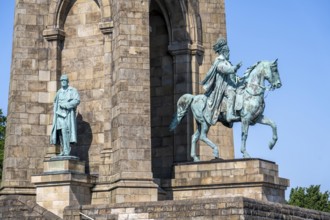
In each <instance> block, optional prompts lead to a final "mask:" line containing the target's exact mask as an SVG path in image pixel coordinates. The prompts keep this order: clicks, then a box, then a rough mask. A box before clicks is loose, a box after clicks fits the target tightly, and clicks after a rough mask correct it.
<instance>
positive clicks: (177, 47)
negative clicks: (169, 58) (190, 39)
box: [168, 43, 204, 56]
mask: <svg viewBox="0 0 330 220" xmlns="http://www.w3.org/2000/svg"><path fill="white" fill-rule="evenodd" d="M168 50H169V52H170V53H171V54H172V55H182V54H192V55H199V56H201V55H203V54H204V47H203V46H202V45H200V44H189V43H172V44H170V45H169V46H168Z"/></svg>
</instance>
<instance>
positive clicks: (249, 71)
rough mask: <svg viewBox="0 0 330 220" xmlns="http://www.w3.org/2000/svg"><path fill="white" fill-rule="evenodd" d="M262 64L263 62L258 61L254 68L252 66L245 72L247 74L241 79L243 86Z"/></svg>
mask: <svg viewBox="0 0 330 220" xmlns="http://www.w3.org/2000/svg"><path fill="white" fill-rule="evenodd" d="M260 63H261V61H258V62H256V63H255V64H253V65H252V66H250V67H248V68H247V69H246V70H245V72H244V74H243V76H242V77H241V78H240V80H239V81H240V82H241V83H242V84H244V82H246V80H247V79H248V78H249V77H250V74H251V72H252V71H253V70H254V69H255V68H256V67H257V66H258V65H259V64H260Z"/></svg>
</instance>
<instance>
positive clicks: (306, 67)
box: [0, 0, 330, 194]
mask: <svg viewBox="0 0 330 220" xmlns="http://www.w3.org/2000/svg"><path fill="white" fill-rule="evenodd" d="M14 2H15V1H13V0H9V1H5V0H2V1H0V10H1V11H0V39H1V40H0V48H1V53H0V76H1V78H0V79H1V80H0V108H1V109H3V111H4V112H5V114H6V113H7V99H8V86H9V85H8V84H9V73H10V64H11V45H12V30H13V16H14V14H13V10H14V9H13V8H14ZM225 2H226V15H227V16H226V17H227V34H228V35H227V36H228V43H229V46H230V49H231V61H232V62H233V63H237V62H239V61H243V67H242V68H241V70H240V72H239V74H242V73H243V71H244V70H245V69H246V68H247V67H248V66H250V65H252V64H254V63H255V62H257V61H259V60H274V59H276V58H278V59H279V61H278V63H279V71H280V74H281V79H282V84H283V87H282V88H281V89H279V90H276V91H273V92H269V93H268V96H267V98H266V110H265V115H266V116H268V117H269V118H271V119H273V120H274V121H275V122H276V123H277V125H278V134H279V141H278V143H277V145H276V146H275V148H274V149H273V150H272V151H270V150H269V149H268V147H267V146H268V141H269V140H270V138H271V129H270V128H269V127H265V126H263V125H256V126H254V127H251V129H250V132H249V138H248V142H247V149H248V151H249V153H250V155H251V156H253V157H258V158H263V159H267V160H271V161H275V162H276V163H277V164H278V165H279V168H280V176H282V177H285V178H289V179H290V180H291V186H292V187H296V186H309V185H311V184H314V185H315V184H321V189H322V190H323V191H325V190H330V171H329V170H330V128H329V126H330V114H329V113H330V92H329V88H330V86H329V85H328V83H330V55H329V54H330V42H329V41H330V13H329V10H330V1H329V0H318V1H312V0H290V1H287V0H268V1H265V0H249V1H242V0H226V1H225ZM240 130H241V128H240V124H236V125H234V137H235V154H236V157H237V158H240V157H241V154H240V152H239V148H240V132H241V131H240ZM288 193H289V191H287V194H288Z"/></svg>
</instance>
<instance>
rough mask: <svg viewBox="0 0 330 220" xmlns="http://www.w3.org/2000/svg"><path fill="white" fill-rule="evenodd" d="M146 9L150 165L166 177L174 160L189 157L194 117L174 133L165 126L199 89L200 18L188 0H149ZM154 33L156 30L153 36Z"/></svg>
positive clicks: (169, 174) (195, 5) (154, 171)
mask: <svg viewBox="0 0 330 220" xmlns="http://www.w3.org/2000/svg"><path fill="white" fill-rule="evenodd" d="M149 10H150V11H149V13H150V18H151V19H150V18H149V19H150V24H149V25H150V26H151V31H150V48H151V49H150V91H151V92H150V100H151V142H152V156H153V158H152V165H153V167H152V169H153V173H154V177H156V178H169V177H170V176H171V166H172V164H173V163H175V162H182V161H187V160H190V156H189V149H188V146H190V137H191V135H192V132H193V121H192V118H191V117H189V116H188V117H187V118H186V119H185V120H184V121H183V123H182V124H184V125H183V126H182V125H181V126H180V128H178V129H177V132H176V133H175V134H173V133H170V132H169V131H168V124H169V123H170V121H171V118H172V116H173V114H174V112H175V110H176V101H177V100H178V98H179V97H180V96H181V95H183V94H184V93H197V92H198V91H196V87H198V86H195V84H196V83H195V79H198V77H196V75H198V74H199V69H198V66H199V62H198V60H199V59H196V58H195V57H196V55H198V56H200V55H202V54H203V48H202V45H201V42H202V40H201V34H199V33H201V26H200V24H201V22H198V16H199V14H198V5H197V4H196V3H194V4H193V3H192V1H187V0H168V1H163V0H151V1H150V2H149ZM155 22H158V24H155ZM164 26H166V28H164ZM165 29H166V30H165ZM197 29H200V30H197ZM155 32H159V33H158V36H156V37H155V34H157V33H155ZM165 32H166V33H165ZM165 35H166V36H165ZM165 41H166V42H165ZM164 45H165V47H164ZM197 89H198V88H197Z"/></svg>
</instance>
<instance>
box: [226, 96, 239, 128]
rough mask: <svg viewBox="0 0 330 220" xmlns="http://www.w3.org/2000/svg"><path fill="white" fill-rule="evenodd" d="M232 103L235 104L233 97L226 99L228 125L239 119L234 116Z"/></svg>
mask: <svg viewBox="0 0 330 220" xmlns="http://www.w3.org/2000/svg"><path fill="white" fill-rule="evenodd" d="M234 103H235V97H229V98H228V99H227V114H226V119H227V121H228V122H229V123H230V122H233V121H235V120H238V119H239V117H238V116H236V115H235V114H234Z"/></svg>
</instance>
